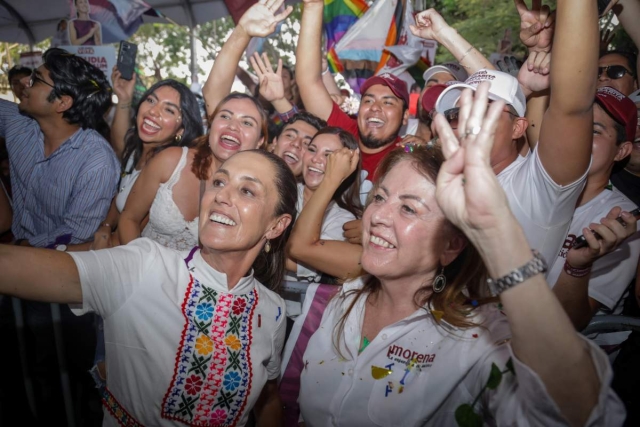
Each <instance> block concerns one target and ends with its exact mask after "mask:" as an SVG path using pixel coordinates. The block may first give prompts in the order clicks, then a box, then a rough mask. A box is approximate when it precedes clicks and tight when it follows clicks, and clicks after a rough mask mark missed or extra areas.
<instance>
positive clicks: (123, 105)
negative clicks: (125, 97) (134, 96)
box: [118, 102, 131, 110]
mask: <svg viewBox="0 0 640 427" xmlns="http://www.w3.org/2000/svg"><path fill="white" fill-rule="evenodd" d="M129 107H131V103H130V102H129V103H127V104H118V108H120V109H121V110H124V109H126V108H129Z"/></svg>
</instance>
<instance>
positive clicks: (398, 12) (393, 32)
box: [376, 0, 411, 74]
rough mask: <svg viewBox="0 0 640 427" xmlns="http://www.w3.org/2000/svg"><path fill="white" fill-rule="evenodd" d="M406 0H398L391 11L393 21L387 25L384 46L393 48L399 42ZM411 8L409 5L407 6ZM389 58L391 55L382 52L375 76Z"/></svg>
mask: <svg viewBox="0 0 640 427" xmlns="http://www.w3.org/2000/svg"><path fill="white" fill-rule="evenodd" d="M405 5H406V0H398V1H397V3H396V7H395V9H394V11H393V19H392V20H391V25H389V31H388V32H387V39H386V40H385V42H384V45H385V46H395V45H398V44H404V43H399V41H400V30H402V27H403V24H404V19H403V18H404V10H405ZM409 7H411V4H409ZM390 57H391V53H390V52H388V51H386V50H385V51H383V52H382V57H381V58H380V62H379V63H378V67H377V68H376V74H377V73H378V71H380V69H381V68H382V67H384V66H385V65H386V64H387V61H388V60H389V58H390Z"/></svg>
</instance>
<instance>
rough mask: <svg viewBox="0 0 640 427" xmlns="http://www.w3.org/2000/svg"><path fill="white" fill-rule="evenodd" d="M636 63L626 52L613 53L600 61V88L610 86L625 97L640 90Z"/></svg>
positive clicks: (607, 54) (609, 53) (603, 56)
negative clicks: (639, 88)
mask: <svg viewBox="0 0 640 427" xmlns="http://www.w3.org/2000/svg"><path fill="white" fill-rule="evenodd" d="M635 66H636V61H635V58H633V55H632V54H630V53H626V52H618V51H611V52H606V53H604V54H603V55H602V56H600V60H599V61H598V88H601V87H605V86H609V87H612V88H614V89H616V90H617V91H618V92H620V93H622V94H623V95H625V96H629V95H631V94H632V93H633V92H634V91H635V90H637V89H638V81H637V79H636V77H637V71H636V67H635Z"/></svg>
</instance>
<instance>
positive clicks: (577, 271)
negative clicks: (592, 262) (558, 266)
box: [563, 261, 591, 278]
mask: <svg viewBox="0 0 640 427" xmlns="http://www.w3.org/2000/svg"><path fill="white" fill-rule="evenodd" d="M563 270H564V272H565V273H567V274H568V275H569V276H571V277H576V278H580V277H584V276H586V275H587V274H589V273H591V266H588V267H584V268H576V267H574V266H572V265H571V264H569V261H565V262H564V267H563Z"/></svg>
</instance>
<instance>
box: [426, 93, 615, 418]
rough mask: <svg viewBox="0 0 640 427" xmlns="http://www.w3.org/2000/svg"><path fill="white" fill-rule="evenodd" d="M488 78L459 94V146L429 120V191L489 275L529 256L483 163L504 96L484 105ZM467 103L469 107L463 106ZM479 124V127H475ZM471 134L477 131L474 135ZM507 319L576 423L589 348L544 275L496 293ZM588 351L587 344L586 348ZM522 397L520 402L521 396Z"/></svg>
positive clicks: (588, 405) (587, 393) (520, 355)
mask: <svg viewBox="0 0 640 427" xmlns="http://www.w3.org/2000/svg"><path fill="white" fill-rule="evenodd" d="M488 89H489V85H488V84H487V83H482V84H480V86H479V87H478V90H477V91H476V94H475V101H472V94H471V91H469V90H465V91H464V92H463V94H462V96H461V98H460V103H461V107H463V108H461V109H460V118H459V123H467V124H470V125H469V126H467V129H466V130H465V129H458V131H459V132H460V133H461V134H464V135H466V137H465V138H464V139H463V141H464V144H463V145H461V144H460V142H459V141H458V139H457V138H456V137H455V135H454V133H453V131H452V130H451V127H450V126H449V124H448V123H447V121H446V119H445V118H444V116H442V115H441V114H438V115H437V116H436V118H435V126H436V128H437V131H438V135H440V141H441V144H442V147H443V148H442V150H443V153H444V155H445V158H446V159H447V161H446V162H445V163H444V164H443V165H442V168H441V169H440V173H439V174H438V179H437V185H436V197H437V200H438V204H439V205H440V207H441V209H442V211H443V212H444V214H445V215H446V217H447V218H448V219H449V220H450V221H451V222H452V223H453V224H454V225H456V226H457V227H458V228H459V229H460V230H462V232H464V234H465V235H466V236H467V237H468V238H469V240H470V241H471V243H472V244H473V245H474V246H475V247H476V249H477V250H478V251H479V253H480V255H481V256H482V259H483V261H484V263H485V265H486V267H487V269H488V273H489V276H490V277H491V278H493V279H497V278H500V277H504V276H506V275H509V274H510V273H511V272H512V271H514V270H516V269H519V268H520V267H522V266H524V265H525V264H527V263H528V262H529V261H531V260H532V254H531V249H530V247H529V245H528V243H527V239H526V237H525V235H524V232H523V230H522V228H521V227H520V225H519V224H518V221H517V220H516V219H515V217H514V216H513V213H512V212H511V211H510V209H509V204H508V201H507V198H506V196H505V194H504V191H503V190H502V188H501V186H500V184H499V182H498V180H497V178H496V176H495V174H494V172H493V169H492V168H491V165H490V153H491V149H492V146H493V142H494V141H493V139H494V138H493V136H494V134H495V132H496V128H497V124H498V120H499V117H500V115H501V114H502V110H503V108H504V105H505V104H504V102H502V101H497V102H493V103H492V104H491V105H490V106H489V107H488V113H486V114H485V112H486V111H487V106H488V103H487V94H488ZM472 102H473V106H472V107H470V108H464V106H465V105H469V104H471V103H472ZM478 123H482V126H481V128H480V132H479V134H477V133H478V132H477V129H471V126H477V124H478ZM476 134H477V135H476ZM499 297H500V302H501V303H502V305H503V307H504V312H505V314H506V317H507V319H508V321H509V326H510V328H511V332H512V337H511V341H510V346H511V349H512V351H513V354H514V355H515V357H516V358H517V359H518V360H519V361H520V362H521V363H523V364H525V365H527V366H528V367H529V368H530V369H531V370H532V371H533V372H535V373H536V374H537V375H538V377H539V378H540V380H541V381H542V383H543V384H544V387H545V388H546V390H547V391H548V393H549V395H550V397H551V398H552V399H553V400H554V402H555V404H556V405H557V407H558V409H559V411H560V413H561V414H562V416H563V417H564V418H565V419H566V420H567V422H568V423H569V424H570V425H584V424H585V422H586V421H587V419H588V418H589V416H590V415H591V412H592V411H593V408H594V407H595V406H596V404H597V403H598V395H599V393H600V389H601V387H607V385H601V383H600V380H599V378H598V375H597V373H596V370H595V368H594V362H593V356H592V354H593V353H592V352H590V351H589V350H588V347H587V346H588V345H587V344H586V343H585V342H584V340H582V339H580V338H579V337H578V335H577V334H576V332H575V329H574V328H573V325H572V324H571V322H570V321H569V318H568V317H567V315H566V314H565V312H564V310H563V309H562V306H561V305H560V303H559V302H558V300H557V299H556V297H555V296H554V294H553V293H552V292H551V289H550V288H549V286H548V285H547V283H546V281H545V279H544V276H543V275H542V274H537V275H534V276H532V277H530V278H529V279H527V280H525V281H524V282H522V283H520V284H517V285H515V286H513V287H509V288H507V289H506V290H504V291H502V292H501V293H500V294H499ZM594 351H595V349H594ZM524 404H526V403H524Z"/></svg>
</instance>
